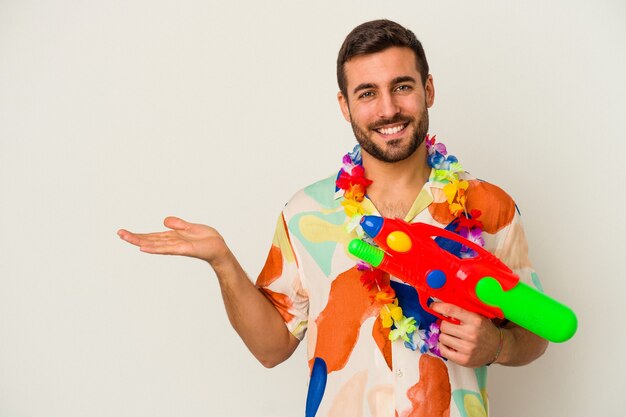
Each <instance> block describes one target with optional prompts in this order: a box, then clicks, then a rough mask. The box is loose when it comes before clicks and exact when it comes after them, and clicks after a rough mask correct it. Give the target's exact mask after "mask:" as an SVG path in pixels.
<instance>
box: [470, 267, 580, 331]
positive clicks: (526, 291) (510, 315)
mask: <svg viewBox="0 0 626 417" xmlns="http://www.w3.org/2000/svg"><path fill="white" fill-rule="evenodd" d="M476 295H477V296H478V298H479V299H480V300H481V301H482V302H484V303H486V304H489V305H491V306H495V307H499V308H500V309H501V310H502V312H503V313H504V317H506V318H507V319H509V320H511V321H512V322H513V323H515V324H518V325H520V326H521V327H523V328H525V329H527V330H530V331H531V332H533V333H535V334H537V335H539V336H541V337H543V338H544V339H547V340H549V341H551V342H565V341H566V340H568V339H569V338H571V337H572V336H574V333H576V328H577V327H578V320H577V319H576V315H575V314H574V312H573V311H572V310H571V309H570V308H569V307H567V306H566V305H564V304H561V303H560V302H558V301H556V300H555V299H553V298H550V297H548V296H547V295H545V294H544V293H541V292H539V291H537V290H536V289H534V288H532V287H530V286H528V285H526V284H524V283H523V282H518V283H517V285H516V286H515V287H513V288H511V289H510V290H509V291H504V290H502V286H501V285H500V283H499V282H498V281H496V280H495V279H494V278H492V277H484V278H483V279H481V280H480V281H478V283H477V284H476Z"/></svg>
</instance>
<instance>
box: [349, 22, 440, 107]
mask: <svg viewBox="0 0 626 417" xmlns="http://www.w3.org/2000/svg"><path fill="white" fill-rule="evenodd" d="M392 46H401V47H406V48H410V49H411V50H412V51H413V52H415V66H416V67H417V70H418V71H419V73H420V75H421V76H422V82H423V83H425V82H426V77H428V61H426V54H424V48H423V47H422V43H421V42H420V41H419V40H418V39H417V38H416V37H415V34H414V33H413V32H411V31H410V30H409V29H407V28H405V27H403V26H401V25H399V24H398V23H396V22H392V21H391V20H387V19H381V20H372V21H371V22H365V23H363V24H361V25H359V26H357V27H355V28H354V29H352V32H350V33H349V34H348V36H347V37H346V39H345V40H344V41H343V45H341V49H340V50H339V54H338V55H337V83H338V84H339V89H340V90H341V92H342V94H343V95H344V96H346V95H347V91H346V74H345V71H344V64H345V63H346V62H348V61H349V60H350V59H352V58H353V57H355V56H359V55H367V54H373V53H376V52H381V51H384V50H385V49H387V48H390V47H392Z"/></svg>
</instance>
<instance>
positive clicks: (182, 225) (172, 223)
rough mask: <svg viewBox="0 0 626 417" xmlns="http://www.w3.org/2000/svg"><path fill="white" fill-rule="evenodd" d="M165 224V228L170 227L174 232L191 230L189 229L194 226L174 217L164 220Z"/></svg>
mask: <svg viewBox="0 0 626 417" xmlns="http://www.w3.org/2000/svg"><path fill="white" fill-rule="evenodd" d="M163 224H164V225H165V227H169V228H170V229H174V230H189V228H190V227H191V226H192V224H191V223H188V222H186V221H184V220H183V219H180V218H178V217H174V216H169V217H166V218H165V220H163Z"/></svg>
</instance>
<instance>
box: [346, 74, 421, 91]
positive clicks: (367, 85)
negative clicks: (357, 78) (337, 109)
mask: <svg viewBox="0 0 626 417" xmlns="http://www.w3.org/2000/svg"><path fill="white" fill-rule="evenodd" d="M406 82H411V83H414V84H415V83H416V82H417V81H415V78H413V77H411V76H410V75H402V76H400V77H396V78H394V79H393V80H391V84H392V85H395V84H400V83H406ZM376 87H377V86H376V84H373V83H361V84H359V85H357V86H356V87H355V88H354V90H352V93H353V94H356V93H357V92H358V91H360V90H367V89H369V88H376Z"/></svg>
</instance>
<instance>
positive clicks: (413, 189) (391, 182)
mask: <svg viewBox="0 0 626 417" xmlns="http://www.w3.org/2000/svg"><path fill="white" fill-rule="evenodd" d="M362 155H363V167H364V168H365V173H366V174H365V175H366V176H367V178H368V179H370V180H372V181H373V183H372V184H371V185H370V186H369V187H368V188H367V194H368V196H369V198H370V199H371V200H372V202H373V203H374V205H375V206H376V207H377V208H378V209H379V211H380V212H381V214H385V213H383V211H387V210H386V209H385V208H386V207H388V208H389V211H393V212H394V213H393V214H394V216H396V217H402V216H401V214H403V213H401V212H402V211H408V208H409V207H410V206H411V205H412V204H413V201H414V200H415V198H416V197H417V195H418V194H419V192H420V191H421V189H422V187H423V186H424V184H425V183H426V181H428V177H429V175H430V170H431V168H430V166H429V165H428V162H427V160H426V144H425V143H422V144H421V145H420V146H419V148H418V149H417V150H416V151H415V153H413V155H411V156H410V157H408V158H407V159H405V160H403V161H399V162H393V163H390V162H383V161H380V160H378V159H376V158H374V157H373V156H371V155H370V154H368V153H367V152H365V151H362ZM391 207H394V209H391ZM389 214H391V213H389ZM404 214H406V213H404Z"/></svg>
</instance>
